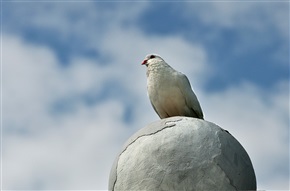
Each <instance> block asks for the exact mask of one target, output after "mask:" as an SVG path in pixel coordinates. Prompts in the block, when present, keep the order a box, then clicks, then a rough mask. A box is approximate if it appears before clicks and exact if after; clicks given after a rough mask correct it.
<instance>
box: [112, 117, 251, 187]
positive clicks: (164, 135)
mask: <svg viewBox="0 0 290 191" xmlns="http://www.w3.org/2000/svg"><path fill="white" fill-rule="evenodd" d="M255 189H256V177H255V172H254V169H253V166H252V163H251V160H250V158H249V156H248V154H247V152H246V151H245V149H244V148H243V147H242V145H241V144H240V143H239V142H238V141H237V140H236V139H235V138H234V137H233V136H232V135H231V134H230V133H229V132H228V131H226V130H224V129H222V128H220V127H219V126H217V125H215V124H214V123H211V122H208V121H205V120H200V119H196V118H189V117H171V118H166V119H162V120H159V121H156V122H154V123H151V124H149V125H147V126H146V127H144V128H142V129H140V130H139V131H138V132H137V133H135V134H134V135H133V136H132V137H130V138H129V139H128V141H127V142H126V143H125V144H124V146H123V148H122V150H121V152H120V153H119V155H118V156H117V158H116V160H115V162H114V164H113V167H112V169H111V173H110V177H109V190H116V191H117V190H255Z"/></svg>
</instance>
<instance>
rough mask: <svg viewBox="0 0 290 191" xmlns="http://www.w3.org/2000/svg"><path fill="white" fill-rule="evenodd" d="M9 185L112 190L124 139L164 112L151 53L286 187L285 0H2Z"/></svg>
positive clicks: (267, 181) (273, 185)
mask: <svg viewBox="0 0 290 191" xmlns="http://www.w3.org/2000/svg"><path fill="white" fill-rule="evenodd" d="M1 9H2V11H1V19H2V23H1V24H2V25H1V26H2V27H1V30H2V34H1V45H2V46H1V47H2V49H1V67H2V71H1V79H2V81H1V84H2V86H1V87H2V92H1V93H2V94H1V95H2V103H1V108H2V116H1V120H2V121H1V122H2V126H1V128H2V129H1V130H2V142H1V143H2V144H1V153H2V160H1V161H2V163H1V166H2V171H1V172H2V177H1V181H2V185H1V186H2V189H7V190H8V189H10V190H15V189H20V190H32V189H35V190H44V189H46V190H47V189H54V190H104V189H107V184H108V176H109V172H110V169H111V166H112V163H113V160H114V159H115V157H116V155H117V152H118V151H119V150H120V149H121V147H122V144H123V143H124V142H125V141H126V140H127V139H128V138H129V137H130V136H131V135H132V134H133V133H135V132H136V131H137V130H138V129H140V128H142V127H144V126H145V125H147V124H149V123H151V122H153V121H156V120H158V116H157V115H156V114H155V112H154V110H153V109H152V108H151V105H150V102H149V99H148V97H147V92H146V75H145V72H146V67H144V66H141V62H142V60H143V59H144V57H145V56H146V54H148V53H153V52H154V53H158V54H160V55H161V56H162V57H163V58H164V59H165V60H166V61H167V62H168V63H169V64H170V65H171V66H172V67H174V68H175V69H177V70H179V71H181V72H183V73H184V74H186V75H187V76H188V78H189V80H190V81H191V85H192V87H193V89H194V91H195V92H196V94H197V96H198V99H199V101H200V103H201V106H202V109H203V112H204V115H205V119H206V120H208V121H211V122H214V123H216V124H217V125H219V126H221V127H222V128H224V129H227V130H228V131H229V132H230V133H231V134H232V135H233V136H235V138H236V139H237V140H238V141H239V142H240V143H241V144H242V145H243V146H244V148H245V149H246V150H247V152H248V154H249V156H250V158H251V160H252V163H253V166H254V169H255V172H256V176H257V184H258V189H267V190H281V189H284V190H285V189H289V2H287V1H284V2H283V1H280V2H277V1H276V2H275V1H273V2H271V1H267V2H265V1H248V2H245V1H244V2H240V1H233V2H229V1H228V2H225V1H224V2H220V1H219V2H214V1H210V2H205V1H204V2H197V1H191V2H188V1H187V2H182V1H179V2H172V1H171V2H170V1H164V2H154V3H153V2H147V1H139V2H138V1H133V2H132V1H126V2H117V1H114V2H110V1H105V2H100V1H86V2H84V1H65V0H63V1H21V0H19V1H13V0H12V1H3V2H2V3H1Z"/></svg>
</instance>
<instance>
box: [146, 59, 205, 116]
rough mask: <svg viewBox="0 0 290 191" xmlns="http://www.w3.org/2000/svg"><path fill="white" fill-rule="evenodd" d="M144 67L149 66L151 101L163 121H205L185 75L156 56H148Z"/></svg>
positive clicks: (148, 78) (148, 81)
mask: <svg viewBox="0 0 290 191" xmlns="http://www.w3.org/2000/svg"><path fill="white" fill-rule="evenodd" d="M142 65H146V66H147V73H146V74H147V90H148V95H149V99H150V101H151V104H152V106H153V108H154V110H155V111H156V113H157V114H158V115H159V117H160V118H161V119H163V118H167V117H172V116H187V117H195V118H199V119H203V113H202V110H201V107H200V105H199V102H198V100H197V97H196V95H195V94H194V92H193V91H192V89H191V86H190V83H189V80H188V79H187V77H186V76H185V75H184V74H182V73H181V72H178V71H176V70H175V69H173V68H172V67H171V66H169V65H168V64H167V63H166V62H165V61H164V60H163V59H162V58H161V57H160V56H159V55H156V54H149V55H147V56H146V57H145V59H144V60H143V62H142Z"/></svg>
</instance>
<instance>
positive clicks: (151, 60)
mask: <svg viewBox="0 0 290 191" xmlns="http://www.w3.org/2000/svg"><path fill="white" fill-rule="evenodd" d="M159 61H164V60H163V59H162V58H161V57H160V56H159V55H157V54H148V55H147V56H146V57H145V59H144V60H143V62H142V64H141V65H145V66H149V65H150V64H152V63H156V62H159Z"/></svg>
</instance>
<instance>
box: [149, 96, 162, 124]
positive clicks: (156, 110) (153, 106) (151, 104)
mask: <svg viewBox="0 0 290 191" xmlns="http://www.w3.org/2000/svg"><path fill="white" fill-rule="evenodd" d="M150 103H151V105H152V107H153V109H154V110H155V112H156V113H157V115H158V116H159V117H160V119H162V117H161V116H160V114H159V113H158V111H157V110H156V108H155V106H154V104H153V102H152V100H151V99H150Z"/></svg>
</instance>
